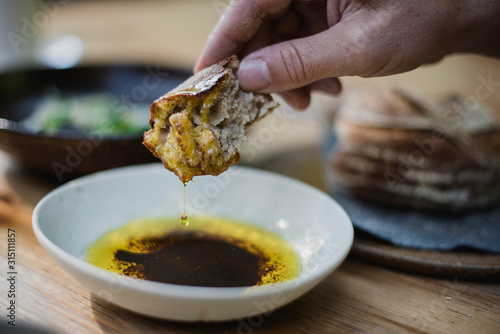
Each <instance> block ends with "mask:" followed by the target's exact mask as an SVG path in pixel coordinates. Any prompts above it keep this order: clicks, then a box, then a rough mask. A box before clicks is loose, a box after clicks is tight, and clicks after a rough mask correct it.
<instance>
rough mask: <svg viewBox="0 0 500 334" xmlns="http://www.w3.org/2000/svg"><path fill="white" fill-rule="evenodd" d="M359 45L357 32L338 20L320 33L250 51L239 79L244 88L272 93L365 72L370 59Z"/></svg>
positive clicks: (239, 72) (242, 66)
mask: <svg viewBox="0 0 500 334" xmlns="http://www.w3.org/2000/svg"><path fill="white" fill-rule="evenodd" d="M358 40H359V39H358ZM357 46H359V42H358V43H356V32H355V31H353V30H352V29H344V27H342V24H341V23H339V24H337V25H336V26H333V27H332V28H330V29H329V30H325V31H323V32H321V33H319V34H316V35H313V36H310V37H306V38H301V39H295V40H290V41H286V42H282V43H279V44H274V45H270V46H268V47H265V48H263V49H260V50H257V51H255V52H253V53H251V54H249V55H248V56H246V57H245V58H244V59H243V60H242V61H241V64H240V68H239V71H238V80H239V81H240V84H241V86H242V88H243V89H245V90H248V91H260V92H266V93H271V92H282V91H288V90H292V89H296V88H299V87H304V86H306V85H309V84H311V83H313V82H316V81H319V80H322V79H325V78H332V77H339V76H344V75H362V74H363V72H364V71H365V69H366V66H369V65H370V61H369V60H368V61H367V60H366V58H367V57H366V56H365V55H364V54H363V51H362V49H363V48H359V47H357ZM368 58H369V57H368ZM361 66H363V67H364V68H361Z"/></svg>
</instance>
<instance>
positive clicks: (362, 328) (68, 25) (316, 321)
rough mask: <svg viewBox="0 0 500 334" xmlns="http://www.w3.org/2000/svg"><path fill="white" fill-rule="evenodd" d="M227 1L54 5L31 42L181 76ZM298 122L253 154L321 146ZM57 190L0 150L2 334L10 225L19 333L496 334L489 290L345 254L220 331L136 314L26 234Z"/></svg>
mask: <svg viewBox="0 0 500 334" xmlns="http://www.w3.org/2000/svg"><path fill="white" fill-rule="evenodd" d="M227 3H228V1H226V0H214V1H211V0H189V1H185V0H169V1H140V2H139V1H127V2H123V1H99V2H96V1H84V2H69V4H67V5H64V6H61V8H59V10H58V12H57V15H55V16H54V17H52V18H51V19H50V21H49V22H48V24H47V25H46V26H45V27H44V29H43V30H42V32H41V36H42V37H44V36H45V37H46V36H51V35H52V34H59V33H71V34H74V35H77V36H79V37H80V38H82V40H83V41H84V42H85V45H86V54H85V57H84V62H87V63H99V62H106V63H111V62H112V63H116V62H120V63H135V62H136V63H144V62H149V63H152V64H155V63H161V64H168V65H177V66H179V67H182V68H190V67H191V66H192V65H193V63H194V62H195V60H196V58H197V56H198V54H199V52H200V51H201V49H202V47H203V44H204V41H205V39H206V38H207V36H208V34H209V33H210V30H211V28H212V27H213V25H214V24H215V23H216V22H217V20H218V19H219V15H220V12H221V8H222V7H223V6H224V5H225V4H227ZM488 75H493V78H494V79H495V80H500V66H499V62H498V61H495V60H490V59H485V58H482V57H476V56H467V57H451V58H449V59H448V60H446V61H445V62H443V63H442V64H440V65H439V66H438V67H434V68H431V67H426V68H423V69H422V70H418V71H414V72H412V73H409V74H405V75H400V76H395V77H391V78H382V79H369V80H364V79H359V78H347V79H346V80H344V81H343V83H344V86H345V87H346V89H349V88H352V87H356V86H358V85H362V84H365V83H367V84H379V83H380V84H388V85H390V84H399V83H402V82H404V83H408V84H411V85H415V86H417V87H421V88H422V90H424V91H426V92H430V93H432V94H438V93H440V92H443V91H447V90H449V87H453V88H455V89H457V90H459V91H461V92H463V93H465V94H474V89H475V88H476V87H477V85H478V79H477V78H478V77H479V76H483V77H487V76H488ZM429 76H430V78H429ZM487 102H490V103H491V104H492V105H495V106H496V107H500V94H498V92H496V94H492V96H491V98H490V99H488V101H487ZM334 103H335V101H334V100H325V101H324V103H323V104H322V106H323V107H326V108H328V107H329V106H330V105H333V104H334ZM307 113H309V115H314V112H313V110H310V111H308V112H306V114H301V115H307ZM294 117H295V116H294ZM304 118H306V117H304V116H299V117H297V118H294V119H293V122H291V123H293V126H292V125H289V126H288V127H287V129H288V130H290V131H286V130H284V131H283V132H280V133H277V134H276V135H275V138H273V139H274V141H273V142H272V143H269V144H267V145H265V148H264V149H262V150H261V151H260V152H259V155H260V156H261V157H262V156H272V155H273V154H276V152H283V151H284V150H286V149H287V147H289V146H290V145H292V144H293V145H295V144H297V143H301V145H304V147H306V146H307V145H309V144H314V143H316V144H317V141H318V140H320V139H321V134H319V133H318V131H317V129H318V128H314V127H313V128H312V130H311V131H309V132H308V131H306V130H304V131H305V132H302V131H301V132H300V133H299V134H297V129H300V128H301V127H303V128H304V129H306V128H308V126H309V125H310V123H309V121H308V120H304ZM291 123H290V124H291ZM292 129H293V131H292ZM308 129H310V128H308ZM315 129H316V130H315ZM306 134H308V135H306ZM287 144H288V145H287ZM316 149H318V147H316ZM264 160H265V159H261V160H259V161H257V160H255V161H253V163H254V164H257V162H259V163H260V162H261V161H264ZM268 167H269V166H268ZM288 168H289V169H293V168H294V167H293V166H288ZM295 168H296V167H295ZM307 168H309V167H307ZM282 172H285V171H282ZM316 179H317V178H315V177H313V178H311V179H310V180H309V181H310V182H311V183H312V182H313V181H314V180H316ZM306 181H307V180H306ZM309 181H308V182H309ZM56 186H57V184H54V183H50V182H47V181H44V180H43V179H40V178H38V177H36V176H35V175H32V174H30V173H29V172H27V171H25V170H24V169H23V168H21V167H20V166H19V165H17V164H16V163H15V162H13V161H12V160H11V159H10V158H9V157H8V156H7V155H6V154H5V153H2V152H0V304H1V305H0V306H1V307H0V308H1V309H2V310H3V311H2V312H0V315H1V318H0V319H2V320H0V332H2V333H10V332H13V333H15V331H9V330H11V329H12V328H10V327H7V318H6V317H5V314H6V306H7V304H6V303H7V302H8V298H7V291H8V289H9V286H8V283H7V281H6V279H7V277H6V275H7V274H6V273H7V270H6V263H7V259H6V257H7V230H8V229H9V228H10V229H14V230H15V231H16V254H17V259H16V260H17V271H18V275H17V286H16V290H17V293H18V294H17V297H16V298H17V299H16V302H17V306H18V308H17V318H16V321H17V327H16V330H20V329H21V327H23V326H32V327H31V329H30V330H28V331H27V332H29V333H34V329H33V328H34V327H36V328H39V329H40V328H41V329H44V331H45V332H50V333H485V334H490V333H491V334H495V333H499V332H500V331H499V329H500V285H499V284H498V283H492V282H480V281H467V280H464V279H455V278H448V279H446V278H439V277H433V276H425V275H422V274H415V273H408V272H403V271H398V270H392V269H387V268H385V267H381V266H377V265H374V264H371V263H369V262H365V261H362V260H360V259H358V258H353V257H352V256H350V257H348V258H347V260H346V261H345V262H344V263H343V264H342V265H341V267H340V268H339V269H338V270H337V271H336V272H335V273H334V274H332V275H331V276H329V277H328V278H327V279H326V280H325V281H324V282H322V283H321V284H320V285H319V286H318V287H316V288H315V289H313V290H312V291H311V292H310V293H308V294H307V295H305V296H304V297H303V298H300V299H299V300H297V301H295V302H293V303H292V304H290V305H288V306H285V307H283V308H282V309H279V310H277V311H275V312H273V313H272V314H267V315H264V316H258V317H254V318H251V319H243V320H241V321H235V322H227V323H220V324H186V323H176V322H170V321H160V320H154V319H149V318H147V317H144V316H140V315H136V314H133V313H131V312H129V311H126V310H123V309H121V308H118V307H116V306H114V305H111V304H109V303H107V302H105V301H103V300H102V299H99V298H98V297H96V296H94V295H92V294H90V293H89V292H88V291H87V290H86V289H85V288H83V287H82V286H81V285H79V284H78V283H77V282H76V281H75V280H74V279H73V278H72V277H70V276H69V275H68V274H66V273H65V272H64V271H62V269H61V268H60V267H59V266H58V265H57V264H56V263H55V261H54V260H53V259H52V258H51V257H50V256H49V255H48V253H47V252H45V250H44V249H43V248H42V247H41V246H40V244H39V243H38V241H37V240H36V238H35V236H34V234H33V231H32V228H31V213H32V210H33V208H34V205H35V204H36V203H37V201H38V200H39V199H40V198H42V197H43V195H44V194H46V193H47V192H48V191H50V190H51V189H53V188H54V187H56ZM318 187H320V188H321V185H318ZM33 326H34V327H33Z"/></svg>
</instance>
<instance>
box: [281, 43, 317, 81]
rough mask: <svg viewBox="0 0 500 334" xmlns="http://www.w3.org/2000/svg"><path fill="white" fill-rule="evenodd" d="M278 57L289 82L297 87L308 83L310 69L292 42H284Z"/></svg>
mask: <svg viewBox="0 0 500 334" xmlns="http://www.w3.org/2000/svg"><path fill="white" fill-rule="evenodd" d="M280 57H281V61H282V63H283V66H284V67H285V69H286V71H287V75H288V80H289V81H290V83H291V84H293V85H294V86H297V87H299V86H303V85H304V84H307V83H308V80H309V79H310V73H311V70H310V69H309V66H308V63H307V62H306V61H305V60H304V59H305V58H304V56H303V55H302V54H301V52H300V51H299V50H298V49H297V48H296V47H295V46H294V45H293V44H291V43H290V44H285V45H284V47H283V48H281V49H280Z"/></svg>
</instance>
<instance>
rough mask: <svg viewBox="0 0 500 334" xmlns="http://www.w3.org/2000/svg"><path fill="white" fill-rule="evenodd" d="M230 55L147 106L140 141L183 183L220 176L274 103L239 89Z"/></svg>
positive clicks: (235, 161)
mask: <svg viewBox="0 0 500 334" xmlns="http://www.w3.org/2000/svg"><path fill="white" fill-rule="evenodd" d="M238 66H239V61H238V58H237V57H236V56H232V57H230V58H227V59H225V60H222V61H220V62H218V63H217V64H214V65H212V66H211V67H208V68H206V69H204V70H202V71H200V72H199V73H197V74H196V75H194V76H192V77H191V78H189V79H188V80H186V81H185V82H184V83H182V84H181V85H180V86H178V87H177V88H175V89H174V90H172V91H171V92H169V93H167V94H165V95H163V96H162V97H160V98H159V99H157V100H156V101H154V103H153V104H152V105H151V108H150V112H151V119H150V121H149V124H150V126H151V130H149V131H148V132H146V133H145V134H144V145H145V146H146V147H147V148H148V149H149V150H150V151H151V152H152V153H153V154H154V155H155V156H157V157H158V158H160V159H161V160H162V161H163V164H164V165H165V168H167V169H169V170H170V171H172V172H174V173H175V174H176V175H177V176H178V177H179V179H180V180H181V181H182V182H187V181H190V180H191V179H192V178H193V177H194V176H196V175H218V174H220V173H222V172H224V171H225V170H227V169H228V168H229V166H231V165H233V164H235V163H237V162H238V161H239V159H240V154H239V146H240V144H241V142H242V141H243V140H244V139H245V138H246V137H245V131H246V130H247V128H248V127H249V126H250V125H251V124H253V123H254V122H255V121H257V120H259V119H261V118H262V117H264V116H265V115H267V114H268V113H270V112H271V111H272V110H273V109H275V108H276V107H277V106H278V104H277V103H276V102H274V101H273V99H272V97H271V96H270V95H269V94H254V93H251V92H245V91H243V90H242V89H241V88H240V86H239V83H238V80H237V79H236V71H237V69H238Z"/></svg>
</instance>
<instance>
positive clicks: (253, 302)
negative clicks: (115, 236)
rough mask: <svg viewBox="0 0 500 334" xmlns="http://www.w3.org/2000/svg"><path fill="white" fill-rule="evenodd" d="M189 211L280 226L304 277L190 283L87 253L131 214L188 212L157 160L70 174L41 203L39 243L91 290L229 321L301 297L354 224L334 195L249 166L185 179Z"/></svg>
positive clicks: (342, 253) (149, 310)
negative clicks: (136, 275)
mask: <svg viewBox="0 0 500 334" xmlns="http://www.w3.org/2000/svg"><path fill="white" fill-rule="evenodd" d="M187 200H188V212H189V213H190V215H191V216H192V217H194V216H196V215H197V214H200V213H203V214H204V215H212V216H221V217H226V218H234V219H237V220H240V221H244V222H252V223H253V224H255V225H258V226H260V227H263V228H266V229H268V230H270V231H273V232H275V233H278V234H280V235H281V236H282V237H284V238H285V239H286V240H287V241H288V242H290V243H291V244H292V245H293V247H294V248H295V249H296V251H297V253H298V254H299V257H300V259H301V262H302V269H301V273H300V275H299V277H298V278H295V279H292V280H289V281H286V282H282V283H276V284H269V285H263V286H256V287H228V288H215V287H194V286H182V285H175V284H166V283H159V282H151V281H145V280H139V279H133V278H130V277H125V276H121V275H118V274H115V273H112V272H109V271H106V270H104V269H100V268H97V267H95V266H93V265H91V264H89V263H87V262H85V261H84V260H83V257H84V254H85V253H86V251H87V249H88V247H89V246H90V245H91V244H92V243H93V242H94V241H95V240H96V239H97V238H98V237H100V236H101V235H103V234H104V233H106V232H107V231H109V230H111V229H115V228H118V227H120V226H121V225H123V224H125V223H127V222H128V221H130V220H132V219H137V218H144V217H163V216H172V215H180V214H181V213H182V202H183V186H182V183H181V182H180V181H179V180H178V179H177V177H176V176H175V175H173V174H172V173H170V172H169V171H166V170H165V169H164V168H163V166H162V165H161V164H149V165H142V166H134V167H124V168H118V169H114V170H109V171H104V172H99V173H96V174H93V175H90V176H86V177H83V178H80V179H78V180H75V181H72V182H69V183H67V184H65V185H63V186H61V187H59V188H57V189H56V190H54V191H52V192H51V193H49V194H48V195H47V196H46V197H45V198H43V199H42V200H41V201H40V203H39V204H38V205H37V206H36V208H35V212H34V215H33V228H34V231H35V234H36V236H37V238H38V240H39V241H40V243H41V244H42V245H43V247H44V248H45V249H46V250H47V251H48V252H49V253H50V254H51V255H52V256H53V257H54V258H55V259H56V260H57V262H58V263H59V264H60V265H61V267H62V268H64V270H66V271H67V272H68V273H69V274H71V275H72V276H73V277H74V278H75V279H76V280H77V281H79V282H80V283H81V284H82V285H84V286H85V287H87V288H88V289H89V290H90V291H91V292H93V293H95V294H97V295H98V296H100V297H102V298H104V299H106V300H108V301H109V302H111V303H114V304H116V305H119V306H122V307H124V308H126V309H128V310H131V311H135V312H138V313H141V314H144V315H147V316H151V317H156V318H163V319H171V320H179V321H225V320H234V319H239V318H244V317H249V316H254V315H259V314H263V313H267V312H269V311H272V310H274V309H276V308H278V307H281V306H283V305H285V304H287V303H290V302H291V301H293V300H294V299H296V298H298V297H300V296H301V295H303V294H304V293H306V292H307V291H309V290H310V289H311V288H313V287H314V286H315V285H317V284H318V283H319V282H320V281H321V280H323V279H324V278H325V277H327V276H328V275H329V274H330V273H331V272H332V271H333V270H334V269H335V268H337V267H338V266H339V265H340V263H341V262H342V260H343V259H344V258H345V257H346V256H347V253H348V252H349V249H350V247H351V245H352V241H353V228H352V224H351V222H350V220H349V218H348V217H347V215H346V213H345V212H344V210H343V209H342V208H341V207H340V206H339V205H338V204H337V203H336V202H335V201H334V200H333V199H331V198H330V197H329V196H328V195H326V194H324V193H322V192H321V191H319V190H316V189H314V188H313V187H311V186H308V185H306V184H303V183H301V182H299V181H296V180H293V179H291V178H287V177H284V176H280V175H277V174H273V173H270V172H265V171H259V170H255V169H250V168H245V167H232V168H230V169H229V170H228V171H227V172H225V173H223V174H221V175H220V176H218V177H211V176H203V177H197V178H195V179H194V181H193V182H190V184H189V185H188V198H187Z"/></svg>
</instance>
